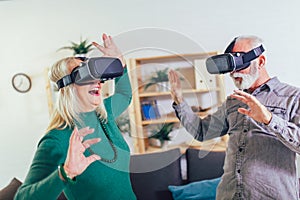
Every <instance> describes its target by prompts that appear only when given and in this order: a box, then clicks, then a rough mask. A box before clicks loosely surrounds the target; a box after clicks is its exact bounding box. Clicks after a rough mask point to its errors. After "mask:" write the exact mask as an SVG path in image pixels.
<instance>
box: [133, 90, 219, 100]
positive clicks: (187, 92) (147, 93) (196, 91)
mask: <svg viewBox="0 0 300 200" xmlns="http://www.w3.org/2000/svg"><path fill="white" fill-rule="evenodd" d="M213 91H220V88H214V89H209V90H208V89H207V90H204V89H202V90H197V89H190V90H183V91H182V93H183V94H189V93H208V92H213ZM169 95H171V92H142V93H139V97H140V98H142V97H157V96H169Z"/></svg>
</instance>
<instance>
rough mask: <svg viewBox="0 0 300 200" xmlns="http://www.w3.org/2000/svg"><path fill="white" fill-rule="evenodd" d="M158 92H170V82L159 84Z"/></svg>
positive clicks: (157, 86)
mask: <svg viewBox="0 0 300 200" xmlns="http://www.w3.org/2000/svg"><path fill="white" fill-rule="evenodd" d="M156 90H157V91H158V92H168V91H170V82H169V81H165V82H159V83H157V84H156Z"/></svg>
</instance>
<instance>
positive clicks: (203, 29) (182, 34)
mask: <svg viewBox="0 0 300 200" xmlns="http://www.w3.org/2000/svg"><path fill="white" fill-rule="evenodd" d="M299 6H300V2H299V1H298V0H290V1H288V3H287V2H283V1H274V0H265V1H261V0H253V1H247V2H243V1H239V0H227V1H220V0H209V1H203V0H194V1H192V0H187V1H180V0H164V1H161V0H151V1H145V0H144V1H142V0H129V1H117V0H110V1H107V0H102V1H101V0H85V1H79V0H48V1H47V0H11V1H0V44H1V47H0V57H1V59H0V69H1V73H0V96H1V100H0V113H1V114H0V121H1V131H0V138H1V144H0V152H1V156H0V163H1V165H0V171H1V175H0V188H1V187H3V186H4V185H6V184H7V183H8V182H9V180H10V179H11V178H12V177H18V178H19V179H21V180H24V178H25V175H26V173H27V170H28V167H29V164H30V162H31V159H32V157H33V153H34V151H35V149H36V145H37V142H38V140H39V139H40V137H41V136H42V135H43V134H44V130H45V128H46V126H47V123H48V110H47V99H46V92H45V80H44V70H45V68H46V67H48V66H50V65H51V64H52V63H53V62H54V61H55V60H57V59H58V58H62V57H64V56H67V55H70V52H68V51H60V52H56V50H57V49H58V48H60V47H62V46H65V45H67V44H68V43H69V41H78V40H79V38H80V36H81V35H82V36H83V37H84V38H86V37H87V38H88V39H90V41H93V40H96V41H99V38H100V34H101V33H102V32H106V33H109V34H111V35H112V36H115V37H116V38H117V42H118V43H119V44H120V47H121V48H122V49H123V50H125V51H126V56H127V58H128V57H130V56H134V55H135V54H139V53H140V52H139V51H138V50H137V47H143V46H144V45H143V43H144V42H145V43H146V42H148V43H149V44H148V45H150V46H151V45H152V44H153V46H160V45H162V44H163V46H164V45H165V46H164V48H166V49H167V50H169V51H165V52H164V53H166V52H169V53H170V52H174V51H175V52H180V53H191V52H196V51H215V50H218V51H222V50H223V49H224V47H225V46H226V45H227V44H228V42H229V41H230V40H231V39H232V38H233V37H235V36H237V35H240V34H256V35H259V36H261V37H262V38H264V39H265V43H266V45H267V46H266V47H267V49H268V52H269V53H268V54H269V60H268V63H269V67H268V68H269V71H270V74H271V75H272V76H274V75H278V77H279V78H280V79H281V80H282V81H284V82H288V83H291V84H293V85H296V86H299V85H300V79H299V75H298V73H297V72H298V71H299V64H298V62H297V61H298V57H299V55H298V54H299V53H298V48H299V46H300V40H299V35H300V26H299V23H298V20H297V19H299V17H300V13H299V11H298V8H299ZM145 27H148V28H151V27H156V28H157V30H161V31H162V32H161V33H162V36H160V33H159V31H158V32H157V31H156V32H155V34H152V33H153V32H151V31H150V32H149V30H146V29H143V28H145ZM152 31H153V30H152ZM136 33H138V35H137V36H136V35H135V34H136ZM140 33H142V35H139V34H140ZM168 35H170V36H171V37H168ZM123 36H124V37H123ZM185 41H187V42H188V44H186V42H185ZM131 45H133V46H131ZM134 50H135V51H134ZM155 53H156V51H154V52H152V54H155ZM157 53H161V52H157ZM139 56H140V55H139ZM17 72H25V73H27V74H29V75H30V76H31V77H32V82H33V88H32V90H31V91H30V92H29V93H26V94H20V93H17V92H16V91H14V89H13V88H12V86H11V78H12V76H13V74H14V73H17ZM226 83H227V85H226V88H227V94H228V93H230V92H231V91H232V89H233V86H232V83H231V81H230V80H229V79H228V77H227V78H226Z"/></svg>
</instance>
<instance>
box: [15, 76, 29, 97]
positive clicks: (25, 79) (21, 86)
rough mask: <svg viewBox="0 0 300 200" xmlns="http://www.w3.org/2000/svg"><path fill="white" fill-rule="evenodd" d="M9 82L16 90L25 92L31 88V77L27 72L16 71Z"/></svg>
mask: <svg viewBox="0 0 300 200" xmlns="http://www.w3.org/2000/svg"><path fill="white" fill-rule="evenodd" d="M11 82H12V86H13V87H14V89H15V90H17V91H18V92H21V93H25V92H28V91H29V90H30V89H31V79H30V77H29V76H28V75H27V74H24V73H17V74H15V75H14V76H13V77H12V80H11Z"/></svg>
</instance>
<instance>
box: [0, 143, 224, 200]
mask: <svg viewBox="0 0 300 200" xmlns="http://www.w3.org/2000/svg"><path fill="white" fill-rule="evenodd" d="M224 157H225V153H224V152H207V151H200V150H197V149H187V151H186V153H185V154H181V152H180V149H179V148H178V149H170V150H167V151H163V152H159V153H148V154H140V155H132V156H131V161H130V178H131V182H132V187H133V190H134V192H135V194H136V196H137V199H138V200H148V199H149V200H169V199H174V198H173V196H174V194H172V192H171V191H173V193H174V191H176V192H177V193H178V192H180V190H182V189H184V188H179V186H188V185H189V184H191V183H193V182H198V181H202V180H207V179H214V178H217V177H220V176H221V175H222V173H223V168H222V166H223V164H224ZM183 169H185V170H183ZM183 171H184V174H185V176H186V178H183V177H182V174H183ZM21 184H22V183H21V181H20V180H18V179H16V178H13V179H12V180H11V182H10V183H9V184H8V185H7V186H6V187H5V188H3V189H2V190H0V200H10V199H13V196H14V194H15V192H16V191H17V189H18V187H19V186H20V185H21ZM181 192H182V191H181ZM64 199H66V198H65V196H64V194H63V193H62V194H61V195H60V196H59V197H58V200H64ZM179 199H182V198H181V197H180V196H179Z"/></svg>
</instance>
